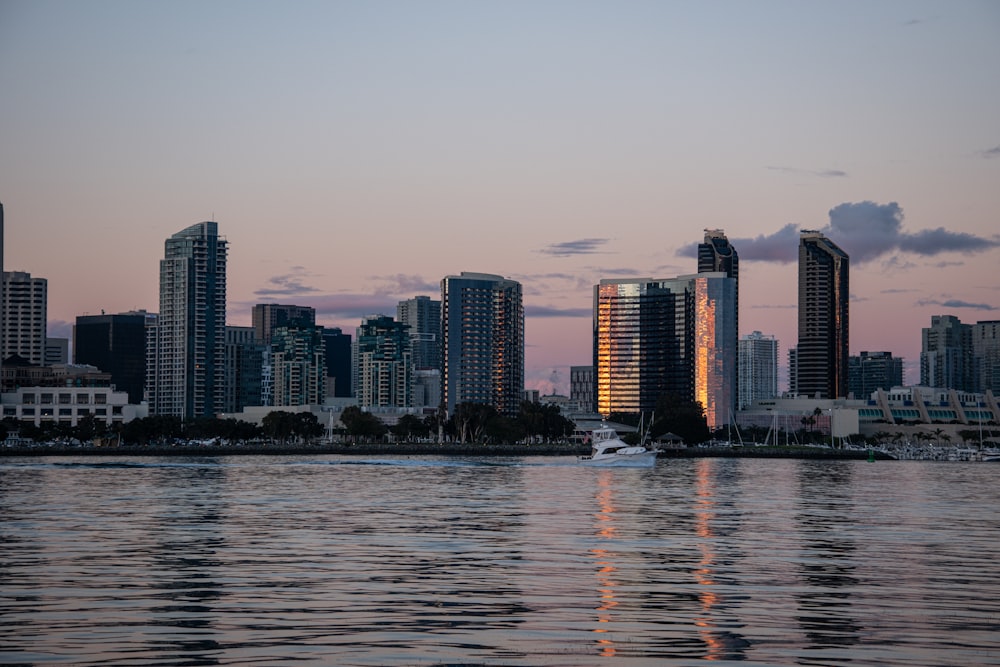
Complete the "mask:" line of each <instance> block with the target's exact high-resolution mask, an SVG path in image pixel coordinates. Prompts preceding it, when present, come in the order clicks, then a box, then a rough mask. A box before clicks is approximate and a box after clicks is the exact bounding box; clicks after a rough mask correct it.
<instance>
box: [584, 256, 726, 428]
mask: <svg viewBox="0 0 1000 667" xmlns="http://www.w3.org/2000/svg"><path fill="white" fill-rule="evenodd" d="M735 310H736V281H735V280H734V279H733V278H730V277H729V276H727V275H726V274H725V273H721V272H712V273H698V274H693V275H687V276H680V277H678V278H670V279H658V280H652V279H648V278H643V279H628V280H617V279H605V280H602V281H601V282H600V284H599V285H596V286H595V287H594V374H595V376H596V382H595V383H596V402H597V411H598V412H599V413H600V414H602V415H604V416H608V415H610V414H611V413H613V412H633V413H634V412H651V411H653V409H654V408H655V407H656V402H657V400H658V399H659V398H660V396H662V395H663V394H666V393H672V394H675V395H677V396H678V397H680V398H681V399H683V400H688V401H697V402H699V403H701V405H702V407H703V408H704V410H705V417H706V421H707V422H708V425H709V427H710V428H717V427H719V426H721V425H723V424H726V423H729V422H730V421H731V420H732V413H733V409H734V407H735V399H736V395H735V388H736V361H737V348H736V335H735V333H734V330H735V326H736V321H735V320H736V318H735Z"/></svg>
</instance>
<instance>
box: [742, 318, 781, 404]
mask: <svg viewBox="0 0 1000 667" xmlns="http://www.w3.org/2000/svg"><path fill="white" fill-rule="evenodd" d="M737 386H738V387H739V401H738V405H737V407H738V409H740V410H743V409H746V408H748V407H750V406H751V405H753V402H754V401H757V400H760V399H766V398H775V397H776V396H777V395H778V341H777V340H776V339H775V337H774V336H770V335H765V334H762V333H761V332H759V331H754V332H753V333H751V334H747V335H746V336H743V337H742V338H740V342H739V382H738V383H737Z"/></svg>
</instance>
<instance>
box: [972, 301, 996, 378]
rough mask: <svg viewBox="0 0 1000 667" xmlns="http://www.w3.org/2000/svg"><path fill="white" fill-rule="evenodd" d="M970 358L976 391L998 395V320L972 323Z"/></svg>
mask: <svg viewBox="0 0 1000 667" xmlns="http://www.w3.org/2000/svg"><path fill="white" fill-rule="evenodd" d="M972 358H973V363H974V365H975V369H974V370H975V384H976V387H977V389H976V391H978V392H979V393H982V394H985V393H986V392H987V391H992V392H993V394H994V395H995V396H996V395H1000V320H986V321H982V322H976V323H975V324H973V325H972Z"/></svg>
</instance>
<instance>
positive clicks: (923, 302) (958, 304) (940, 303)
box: [917, 299, 996, 310]
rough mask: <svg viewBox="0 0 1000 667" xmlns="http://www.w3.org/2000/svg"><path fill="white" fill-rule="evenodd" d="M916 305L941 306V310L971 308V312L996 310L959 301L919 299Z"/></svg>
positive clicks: (989, 306)
mask: <svg viewBox="0 0 1000 667" xmlns="http://www.w3.org/2000/svg"><path fill="white" fill-rule="evenodd" d="M917 305H918V306H942V307H943V308H971V309H972V310H996V308H995V307H993V306H991V305H990V304H988V303H972V302H970V301H963V300H961V299H945V300H944V301H939V300H936V299H921V300H920V301H917Z"/></svg>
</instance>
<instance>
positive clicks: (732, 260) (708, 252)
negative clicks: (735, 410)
mask: <svg viewBox="0 0 1000 667" xmlns="http://www.w3.org/2000/svg"><path fill="white" fill-rule="evenodd" d="M698 273H724V274H726V277H727V278H732V279H733V283H734V285H733V289H734V290H735V291H734V296H733V330H732V336H731V337H732V340H730V341H727V342H728V343H730V344H731V345H732V349H733V350H738V349H739V337H740V255H739V253H737V252H736V248H734V247H733V246H732V245H731V244H730V243H729V239H728V238H726V233H725V232H724V231H722V230H721V229H706V230H705V241H704V243H699V244H698ZM732 382H733V386H732V387H731V391H732V395H733V397H736V396H739V393H740V391H739V373H735V374H734V375H733V378H732ZM727 423H728V422H727Z"/></svg>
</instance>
